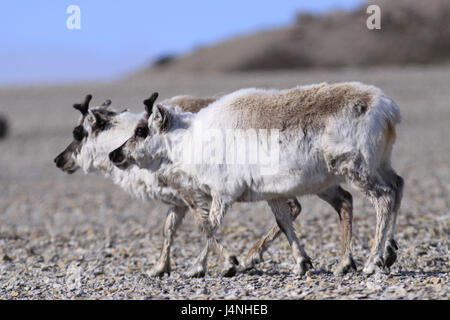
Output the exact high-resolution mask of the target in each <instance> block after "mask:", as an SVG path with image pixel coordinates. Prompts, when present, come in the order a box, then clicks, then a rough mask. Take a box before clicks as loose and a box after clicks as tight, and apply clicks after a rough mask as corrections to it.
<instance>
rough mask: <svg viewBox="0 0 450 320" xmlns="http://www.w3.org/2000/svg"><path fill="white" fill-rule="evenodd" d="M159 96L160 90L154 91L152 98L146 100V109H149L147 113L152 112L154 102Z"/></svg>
mask: <svg viewBox="0 0 450 320" xmlns="http://www.w3.org/2000/svg"><path fill="white" fill-rule="evenodd" d="M157 98H158V92H153V94H152V95H151V96H150V98H148V99H145V100H144V104H145V111H147V114H151V113H152V109H153V104H154V103H155V100H156V99H157Z"/></svg>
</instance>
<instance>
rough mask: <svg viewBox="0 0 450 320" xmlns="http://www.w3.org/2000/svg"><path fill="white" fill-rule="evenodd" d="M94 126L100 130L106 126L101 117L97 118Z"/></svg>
mask: <svg viewBox="0 0 450 320" xmlns="http://www.w3.org/2000/svg"><path fill="white" fill-rule="evenodd" d="M96 127H97V128H99V129H100V130H104V129H105V127H106V121H105V120H103V119H102V118H99V119H97V123H96Z"/></svg>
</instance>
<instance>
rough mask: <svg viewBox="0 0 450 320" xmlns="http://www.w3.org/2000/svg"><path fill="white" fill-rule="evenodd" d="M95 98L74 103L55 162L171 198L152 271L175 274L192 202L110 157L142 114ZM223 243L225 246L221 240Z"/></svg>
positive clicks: (197, 105)
mask: <svg viewBox="0 0 450 320" xmlns="http://www.w3.org/2000/svg"><path fill="white" fill-rule="evenodd" d="M157 96H158V95H157V94H154V95H152V96H151V97H150V98H148V99H147V100H145V101H144V104H145V105H146V107H147V108H152V106H153V103H154V101H155V100H156V98H157ZM91 99H92V96H91V95H87V96H86V98H85V100H84V102H83V103H81V104H74V105H73V107H74V108H75V109H77V110H78V111H80V112H81V118H80V119H79V121H78V125H77V126H76V127H75V128H74V130H73V141H72V142H71V143H70V144H69V145H68V146H67V148H66V149H65V150H64V151H63V152H62V153H61V154H59V155H58V156H57V157H56V158H55V159H54V162H55V163H56V166H57V167H58V168H60V169H61V170H63V171H64V172H67V173H69V174H71V173H74V172H75V171H77V170H78V169H79V168H82V169H83V170H84V171H85V172H86V173H88V172H94V171H100V172H102V173H104V174H105V176H107V177H109V178H111V179H112V180H113V181H114V183H116V184H118V185H119V186H121V187H122V188H123V189H124V190H126V191H127V192H129V193H131V194H132V195H134V196H137V197H139V198H141V199H144V200H151V199H157V200H160V201H162V202H164V203H165V204H168V205H169V206H170V208H169V210H168V213H167V218H166V221H165V224H164V230H163V237H164V241H163V246H162V249H161V254H160V257H159V259H158V260H157V263H156V264H155V265H154V267H153V268H152V269H151V270H150V271H149V272H148V275H150V276H162V275H163V274H165V273H168V274H170V272H171V267H170V266H171V264H170V248H171V245H172V242H173V238H174V236H175V232H176V230H177V228H178V227H179V226H180V225H181V222H182V220H183V218H184V216H185V213H186V211H187V206H186V204H185V203H184V202H183V201H182V200H181V199H180V198H179V196H178V195H177V194H176V191H175V190H173V189H171V188H168V187H166V186H165V185H163V184H161V182H160V181H158V176H157V175H156V174H153V173H151V172H149V171H148V170H142V169H139V168H137V167H136V166H134V167H131V168H129V169H127V170H119V169H117V168H116V167H115V166H113V165H112V164H111V163H110V161H109V159H108V153H109V152H110V151H112V150H114V148H116V147H117V146H118V145H120V144H121V143H122V142H123V141H125V140H126V139H127V138H128V137H129V136H130V135H131V134H132V133H133V130H134V127H135V125H136V123H137V122H138V120H139V119H140V117H141V115H139V114H133V113H131V112H129V111H128V110H124V111H122V112H117V111H115V110H111V109H110V108H109V106H110V105H111V100H107V101H105V102H104V103H103V104H102V105H101V106H99V107H93V108H90V107H89V103H90V101H91ZM215 100H216V98H213V97H211V98H198V97H193V96H186V95H184V96H176V97H173V98H170V99H168V100H165V101H164V102H163V103H165V104H167V105H172V106H175V105H176V106H179V107H181V108H183V109H184V110H188V111H191V112H197V111H198V110H200V109H201V108H203V107H205V106H206V105H208V104H210V103H212V102H213V101H215ZM289 210H290V214H291V216H292V218H293V219H295V218H296V217H297V216H298V215H299V214H300V211H301V206H300V204H299V203H298V202H297V200H295V199H292V200H291V201H289ZM279 233H280V232H279V228H278V226H274V227H272V229H271V230H270V231H269V232H268V233H267V234H266V235H265V236H264V237H262V238H261V239H260V240H259V241H258V242H257V243H256V244H255V246H253V248H252V249H251V253H250V254H249V257H252V259H251V260H250V261H251V263H247V264H246V268H251V267H252V266H253V264H254V263H256V262H259V261H260V259H262V254H263V252H264V251H265V250H266V249H267V248H268V246H269V245H270V243H271V242H272V241H273V240H274V239H275V238H276V237H277V236H278V235H279ZM218 248H219V249H220V246H219V247H218ZM222 250H223V249H222ZM236 264H237V260H236V259H235V257H234V256H231V255H230V256H229V262H228V263H227V264H226V266H225V267H224V269H223V270H222V274H223V275H225V276H232V275H233V274H234V273H235V272H236V267H235V266H236ZM195 270H197V271H196V272H193V271H191V274H192V275H190V276H202V275H203V274H202V271H201V270H200V271H198V269H195ZM187 275H189V274H187Z"/></svg>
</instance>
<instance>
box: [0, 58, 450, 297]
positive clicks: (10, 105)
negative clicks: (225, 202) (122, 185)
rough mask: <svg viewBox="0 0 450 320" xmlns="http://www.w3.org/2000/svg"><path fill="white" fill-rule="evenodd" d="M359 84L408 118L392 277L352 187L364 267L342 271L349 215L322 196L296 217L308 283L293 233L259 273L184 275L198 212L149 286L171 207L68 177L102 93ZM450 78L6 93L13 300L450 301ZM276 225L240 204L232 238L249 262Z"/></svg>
mask: <svg viewBox="0 0 450 320" xmlns="http://www.w3.org/2000/svg"><path fill="white" fill-rule="evenodd" d="M345 80H359V81H363V82H367V83H371V84H375V85H377V86H379V87H380V88H382V89H383V90H384V91H385V92H386V93H387V94H389V95H390V96H391V97H392V98H393V99H394V100H396V101H397V103H398V104H399V106H400V108H401V111H402V115H403V118H404V121H403V122H402V124H401V125H400V127H399V130H398V140H397V143H396V145H395V149H394V153H393V164H394V167H395V168H396V169H397V171H398V172H399V174H400V175H401V176H403V177H404V179H405V183H406V184H405V190H404V198H403V203H402V208H401V212H400V215H399V218H398V224H397V241H398V244H399V247H400V250H399V259H398V261H397V263H396V264H395V265H394V266H393V267H392V270H391V273H390V274H389V275H385V274H379V275H374V276H370V277H367V276H365V275H363V274H362V273H361V269H362V266H363V264H364V261H365V259H366V258H367V256H368V252H369V248H370V244H371V238H372V236H373V234H374V229H375V211H374V209H373V208H372V206H371V205H370V204H369V203H368V202H367V201H366V200H365V199H364V198H363V197H362V196H361V194H359V193H357V192H356V191H352V193H353V195H354V242H353V251H354V257H355V259H356V262H357V265H358V269H359V271H358V272H356V273H353V274H348V275H345V276H342V277H338V276H334V275H333V274H332V269H333V267H334V266H335V265H336V263H337V262H338V257H339V251H340V244H339V241H340V230H339V224H338V217H337V215H336V213H335V212H334V211H333V209H331V207H329V206H328V205H327V204H325V203H324V202H322V201H320V200H319V199H318V198H317V197H306V198H304V199H300V201H301V203H302V207H303V212H302V214H301V216H300V217H299V218H298V221H296V223H295V226H296V230H297V234H298V236H299V238H300V240H301V241H302V243H304V244H305V246H306V250H307V252H308V254H309V255H310V256H311V258H312V259H313V264H314V269H313V270H312V271H310V272H308V273H307V275H305V276H304V277H297V276H294V275H293V274H292V272H291V269H292V267H293V259H292V257H291V255H290V250H289V247H288V244H287V241H286V239H285V238H284V237H280V238H279V239H277V240H276V241H275V242H274V243H273V245H272V247H271V248H270V249H269V250H268V251H267V252H266V254H265V261H264V262H263V263H261V264H260V265H258V267H257V269H255V270H252V271H249V272H243V273H238V274H237V275H236V276H235V277H233V278H220V277H219V276H218V274H219V268H218V266H219V261H217V259H216V257H215V256H214V255H213V256H212V257H211V258H210V260H209V261H210V266H209V272H208V274H207V276H206V277H205V278H203V279H185V278H183V277H182V273H183V271H185V270H186V269H187V268H188V267H189V266H190V265H191V264H192V262H193V259H194V257H195V256H196V254H197V253H198V250H199V248H200V246H201V244H202V239H201V237H200V234H199V232H198V231H197V228H196V226H195V223H194V222H193V219H191V217H190V216H187V217H186V219H185V221H184V224H183V225H182V226H181V228H180V230H179V232H178V234H177V237H176V239H175V243H174V247H173V250H172V269H173V271H172V274H171V275H170V276H164V277H163V278H161V279H158V278H156V279H154V278H149V277H147V276H146V275H145V271H146V270H148V269H149V268H151V267H152V265H153V263H154V262H155V261H156V259H157V257H158V255H159V250H160V248H161V240H162V232H161V231H162V229H161V228H162V223H163V221H164V218H165V212H166V208H165V207H164V206H163V205H162V204H159V203H156V202H154V203H153V202H152V203H144V202H141V201H139V200H133V199H132V198H131V197H130V196H129V195H128V194H126V193H124V192H123V191H121V190H120V189H119V188H118V187H116V186H114V185H113V184H112V183H110V181H108V180H106V179H104V178H103V177H101V176H99V175H84V174H83V173H81V172H78V173H76V174H74V175H71V176H69V175H66V174H64V173H62V172H61V171H59V170H58V169H57V168H56V167H55V166H54V164H53V162H52V160H53V158H54V157H55V156H56V155H57V154H58V153H59V152H60V151H61V150H62V149H63V148H64V147H65V146H66V145H67V143H68V142H69V141H70V139H71V130H72V128H73V126H74V124H75V122H76V120H77V118H78V114H77V113H76V112H75V111H74V110H73V109H72V108H71V105H72V103H74V102H76V101H81V100H82V99H83V97H84V95H85V94H86V93H88V92H89V93H92V94H93V95H94V102H95V103H101V102H102V101H103V100H104V99H106V98H112V100H113V105H114V106H117V108H119V107H122V106H129V107H131V109H132V110H134V111H140V110H141V109H142V107H141V101H142V100H143V98H145V97H147V96H148V95H149V94H150V93H151V92H152V91H153V90H158V91H159V92H160V94H161V97H162V98H165V97H169V96H172V95H175V94H181V93H189V94H197V95H210V94H217V93H221V92H222V93H225V92H229V91H231V90H234V89H237V88H241V87H248V86H257V87H276V88H288V87H292V86H295V85H298V84H307V83H314V82H319V81H328V82H335V81H345ZM449 83H450V67H439V68H433V67H430V68H414V67H411V68H407V69H399V68H394V69H369V70H352V69H344V70H340V71H333V72H325V71H321V72H280V73H278V72H277V73H255V74H230V75H226V76H223V75H213V76H189V75H180V76H178V77H170V76H168V75H167V76H164V77H161V78H157V77H152V78H151V79H148V78H139V77H130V78H128V79H125V80H121V81H117V82H111V83H102V84H98V83H91V84H74V85H58V86H39V87H26V88H25V87H9V88H0V113H2V114H4V115H6V116H7V118H8V119H9V121H10V135H9V137H8V138H7V139H5V140H1V141H0V298H1V299H109V298H111V299H444V300H445V299H449V298H450V293H449V284H448V282H449V270H450V268H449V229H450V228H449V227H450V212H449V203H450V197H449V184H450V168H449V164H450V140H449V138H448V137H449V136H450V132H449V125H450V105H449V101H450V91H449V88H448V84H449ZM345 187H346V188H347V189H349V190H351V189H350V188H349V187H348V186H345ZM273 223H274V219H273V217H272V216H271V214H270V212H269V209H268V207H267V205H266V204H264V203H254V204H239V205H235V206H234V207H233V209H232V210H231V212H230V213H229V214H228V215H227V216H226V217H225V219H224V223H223V227H222V229H221V231H220V233H219V237H220V238H221V239H222V241H223V243H224V244H226V246H227V247H228V248H229V250H230V251H231V252H233V253H235V254H236V255H237V256H238V257H240V259H242V258H243V257H244V256H245V254H246V252H247V251H248V249H250V247H251V246H252V244H253V243H254V242H255V241H256V240H257V239H258V238H259V237H260V236H261V235H262V234H263V233H264V232H265V231H266V230H268V229H269V227H270V226H271V225H272V224H273Z"/></svg>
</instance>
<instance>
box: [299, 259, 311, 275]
mask: <svg viewBox="0 0 450 320" xmlns="http://www.w3.org/2000/svg"><path fill="white" fill-rule="evenodd" d="M312 268H313V264H312V262H311V258H310V257H306V258H303V259H302V260H301V261H300V263H299V264H298V265H297V267H296V269H295V270H294V271H295V273H296V274H297V275H299V276H303V275H304V274H305V273H306V272H307V271H308V270H310V269H312Z"/></svg>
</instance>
